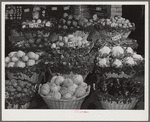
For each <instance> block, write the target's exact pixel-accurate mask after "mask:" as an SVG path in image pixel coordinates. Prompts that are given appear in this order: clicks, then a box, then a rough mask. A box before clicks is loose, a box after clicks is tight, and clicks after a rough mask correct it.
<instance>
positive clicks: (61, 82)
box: [39, 74, 88, 100]
mask: <svg viewBox="0 0 150 122" xmlns="http://www.w3.org/2000/svg"><path fill="white" fill-rule="evenodd" d="M87 89H88V85H87V84H86V83H85V82H84V79H83V76H82V75H77V74H76V75H74V74H71V75H64V76H61V75H59V76H53V77H52V79H51V80H50V82H47V83H45V84H43V85H42V86H41V88H40V91H39V92H40V94H42V95H44V96H46V97H47V98H49V99H57V100H60V99H63V100H71V99H76V98H81V97H83V96H84V95H86V93H87Z"/></svg>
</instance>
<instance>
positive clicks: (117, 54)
mask: <svg viewBox="0 0 150 122" xmlns="http://www.w3.org/2000/svg"><path fill="white" fill-rule="evenodd" d="M123 55H124V49H123V48H122V47H120V46H115V47H113V49H112V56H113V57H116V58H119V57H122V56H123Z"/></svg>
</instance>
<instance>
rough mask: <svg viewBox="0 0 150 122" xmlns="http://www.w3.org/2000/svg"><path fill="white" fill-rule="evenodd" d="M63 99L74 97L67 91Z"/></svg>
mask: <svg viewBox="0 0 150 122" xmlns="http://www.w3.org/2000/svg"><path fill="white" fill-rule="evenodd" d="M62 99H72V94H71V93H66V94H65V95H63V96H62Z"/></svg>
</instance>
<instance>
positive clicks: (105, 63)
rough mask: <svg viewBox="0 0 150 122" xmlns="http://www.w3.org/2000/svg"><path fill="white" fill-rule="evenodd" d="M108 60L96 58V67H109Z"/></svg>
mask: <svg viewBox="0 0 150 122" xmlns="http://www.w3.org/2000/svg"><path fill="white" fill-rule="evenodd" d="M109 64H110V62H109V58H98V65H99V66H100V67H109Z"/></svg>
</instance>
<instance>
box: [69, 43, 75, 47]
mask: <svg viewBox="0 0 150 122" xmlns="http://www.w3.org/2000/svg"><path fill="white" fill-rule="evenodd" d="M75 46H77V42H68V47H75Z"/></svg>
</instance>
